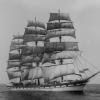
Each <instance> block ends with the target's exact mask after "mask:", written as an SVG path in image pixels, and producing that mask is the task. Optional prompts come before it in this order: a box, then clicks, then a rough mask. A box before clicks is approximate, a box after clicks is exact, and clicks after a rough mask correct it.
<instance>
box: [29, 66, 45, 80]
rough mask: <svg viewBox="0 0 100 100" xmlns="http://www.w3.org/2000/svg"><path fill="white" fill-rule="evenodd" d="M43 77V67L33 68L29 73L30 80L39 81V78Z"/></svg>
mask: <svg viewBox="0 0 100 100" xmlns="http://www.w3.org/2000/svg"><path fill="white" fill-rule="evenodd" d="M42 77H43V72H42V69H41V67H36V68H32V69H31V70H30V71H29V77H28V79H38V78H42Z"/></svg>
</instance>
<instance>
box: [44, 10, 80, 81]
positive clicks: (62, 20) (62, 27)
mask: <svg viewBox="0 0 100 100" xmlns="http://www.w3.org/2000/svg"><path fill="white" fill-rule="evenodd" d="M65 37H66V39H65ZM68 37H71V38H74V39H75V38H76V37H75V29H74V26H73V23H72V21H71V19H70V17H69V14H65V13H61V12H60V10H59V11H58V13H50V17H49V21H48V23H47V35H46V40H49V41H50V42H46V43H45V52H46V53H48V54H50V62H51V61H54V62H55V66H53V67H55V68H53V67H51V68H47V69H49V70H50V69H52V70H55V75H54V76H52V78H55V77H61V80H62V81H63V76H65V75H67V74H68V75H69V74H75V72H74V70H72V69H71V70H70V71H66V67H67V66H68V64H72V62H70V63H69V62H66V63H65V60H66V61H68V60H70V61H71V60H73V59H74V58H75V57H76V56H77V54H78V51H79V48H78V42H75V40H74V41H68V40H67V38H68ZM63 60H64V61H63ZM56 62H57V63H56ZM72 65H73V64H72ZM56 66H59V67H56ZM73 66H74V65H73ZM61 67H63V69H61ZM64 70H65V71H64ZM61 71H62V72H61ZM47 72H48V71H47ZM48 73H49V72H48ZM51 73H54V72H51Z"/></svg>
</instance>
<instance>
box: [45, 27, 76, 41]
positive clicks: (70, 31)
mask: <svg viewBox="0 0 100 100" xmlns="http://www.w3.org/2000/svg"><path fill="white" fill-rule="evenodd" d="M59 36H71V37H73V38H76V36H75V30H74V29H60V30H53V31H48V32H47V35H46V39H49V38H53V37H59Z"/></svg>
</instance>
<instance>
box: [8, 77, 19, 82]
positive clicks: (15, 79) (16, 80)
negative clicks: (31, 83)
mask: <svg viewBox="0 0 100 100" xmlns="http://www.w3.org/2000/svg"><path fill="white" fill-rule="evenodd" d="M9 81H10V83H20V78H19V77H17V78H13V79H10V80H9Z"/></svg>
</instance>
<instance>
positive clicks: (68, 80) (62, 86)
mask: <svg viewBox="0 0 100 100" xmlns="http://www.w3.org/2000/svg"><path fill="white" fill-rule="evenodd" d="M99 72H100V71H98V70H97V69H96V68H95V67H94V66H92V65H91V64H89V63H88V62H87V61H86V60H85V58H84V57H83V56H82V52H81V51H80V50H79V47H78V42H77V41H76V35H75V28H74V25H73V22H72V20H71V18H70V16H69V14H65V13H60V12H58V13H50V17H49V21H48V22H47V27H45V24H44V23H42V22H40V21H37V20H36V18H35V21H29V22H28V24H27V27H25V32H24V35H14V36H13V39H12V41H11V46H10V52H9V60H8V67H7V74H8V77H9V80H10V83H11V84H12V86H11V90H13V91H83V88H84V86H85V85H86V83H87V82H88V81H89V79H91V78H92V77H93V76H95V75H96V74H98V73H99Z"/></svg>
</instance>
